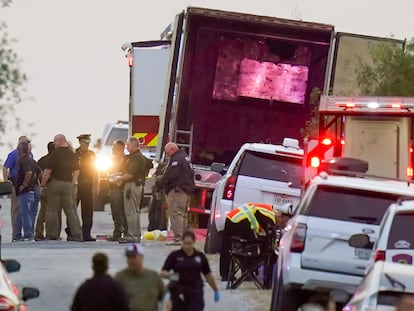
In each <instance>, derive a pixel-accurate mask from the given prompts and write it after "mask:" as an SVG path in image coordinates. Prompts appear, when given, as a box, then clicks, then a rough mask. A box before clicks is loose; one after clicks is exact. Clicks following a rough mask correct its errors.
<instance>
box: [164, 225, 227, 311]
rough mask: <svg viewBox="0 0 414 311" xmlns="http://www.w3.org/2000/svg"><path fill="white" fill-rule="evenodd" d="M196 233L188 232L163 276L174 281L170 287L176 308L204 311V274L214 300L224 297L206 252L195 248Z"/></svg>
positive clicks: (183, 310) (177, 309)
mask: <svg viewBox="0 0 414 311" xmlns="http://www.w3.org/2000/svg"><path fill="white" fill-rule="evenodd" d="M194 242H195V235H194V232H192V231H185V232H184V233H183V235H182V248H181V249H179V250H177V251H174V252H172V253H171V254H170V255H169V256H168V257H167V259H166V260H165V263H164V265H163V267H162V271H161V273H160V275H161V277H163V278H168V279H170V280H171V282H170V284H169V285H168V288H169V290H170V294H171V300H172V311H201V310H203V309H204V297H203V286H204V284H203V283H204V282H203V280H202V278H201V274H203V275H204V277H205V279H206V281H207V283H208V284H209V285H210V287H211V288H212V289H213V291H214V301H215V302H218V301H219V300H220V293H219V291H218V287H217V284H216V282H215V280H214V277H213V275H212V273H211V270H210V265H209V264H208V261H207V258H206V256H205V255H204V253H202V252H200V251H198V250H197V249H195V248H194Z"/></svg>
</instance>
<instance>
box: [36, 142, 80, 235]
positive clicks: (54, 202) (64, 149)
mask: <svg viewBox="0 0 414 311" xmlns="http://www.w3.org/2000/svg"><path fill="white" fill-rule="evenodd" d="M53 142H54V144H55V150H53V151H52V152H51V153H50V156H49V159H48V161H47V163H46V168H45V170H44V173H43V176H42V183H41V188H42V190H41V191H42V193H43V192H44V191H45V188H46V185H47V205H46V239H48V240H57V239H59V237H60V227H59V224H60V221H59V218H60V217H61V211H62V209H63V211H64V212H65V214H66V218H67V223H68V226H69V230H70V232H71V236H68V241H79V242H81V241H82V232H81V227H80V222H79V218H78V214H77V213H76V210H75V207H74V206H75V203H74V200H73V192H74V188H75V187H77V186H78V176H79V161H78V159H77V157H76V155H75V154H74V153H73V152H72V150H70V149H69V145H68V142H67V140H66V137H65V136H64V135H63V134H58V135H56V136H55V137H54V140H53ZM50 177H51V178H52V180H51V181H50V182H49V183H47V182H48V180H49V178H50Z"/></svg>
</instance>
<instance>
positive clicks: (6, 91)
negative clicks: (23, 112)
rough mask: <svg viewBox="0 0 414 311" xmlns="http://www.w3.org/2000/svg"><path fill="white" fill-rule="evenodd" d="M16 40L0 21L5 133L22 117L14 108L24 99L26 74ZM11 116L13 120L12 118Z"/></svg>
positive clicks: (0, 115) (0, 122) (1, 128)
mask: <svg viewBox="0 0 414 311" xmlns="http://www.w3.org/2000/svg"><path fill="white" fill-rule="evenodd" d="M10 3H11V0H0V7H1V8H2V9H4V7H6V6H8V5H9V4H10ZM13 42H14V40H13V39H11V38H10V36H9V34H8V31H7V25H6V23H5V22H0V132H2V133H4V132H5V130H6V126H7V123H8V122H10V123H12V121H13V118H14V121H15V122H14V124H15V127H16V128H17V129H18V128H19V125H20V119H19V118H18V117H17V116H16V115H15V113H14V108H15V106H16V105H17V104H19V103H20V102H21V101H22V94H23V93H24V91H25V90H24V88H23V87H24V84H25V82H26V81H27V77H26V74H24V73H23V72H22V71H21V69H20V60H19V57H18V55H17V53H16V52H15V51H14V50H13V47H12V44H13ZM6 116H7V118H6ZM10 116H11V117H12V120H10Z"/></svg>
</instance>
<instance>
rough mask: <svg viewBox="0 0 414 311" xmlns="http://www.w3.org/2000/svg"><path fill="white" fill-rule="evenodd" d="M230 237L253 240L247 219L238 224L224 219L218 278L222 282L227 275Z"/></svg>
mask: <svg viewBox="0 0 414 311" xmlns="http://www.w3.org/2000/svg"><path fill="white" fill-rule="evenodd" d="M232 236H237V237H239V238H242V239H246V240H248V241H250V240H254V239H255V236H254V233H253V231H252V230H251V229H250V223H249V221H248V220H247V219H244V220H242V221H240V222H238V223H233V222H231V221H230V220H229V219H228V218H227V219H226V223H225V225H224V232H223V245H222V248H221V251H220V276H221V277H222V278H223V280H227V277H228V274H229V265H230V249H231V243H232V241H231V237H232Z"/></svg>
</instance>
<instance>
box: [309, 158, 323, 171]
mask: <svg viewBox="0 0 414 311" xmlns="http://www.w3.org/2000/svg"><path fill="white" fill-rule="evenodd" d="M310 165H311V167H314V168H318V167H319V166H320V165H321V160H320V159H319V158H318V157H312V158H311V161H310Z"/></svg>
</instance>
